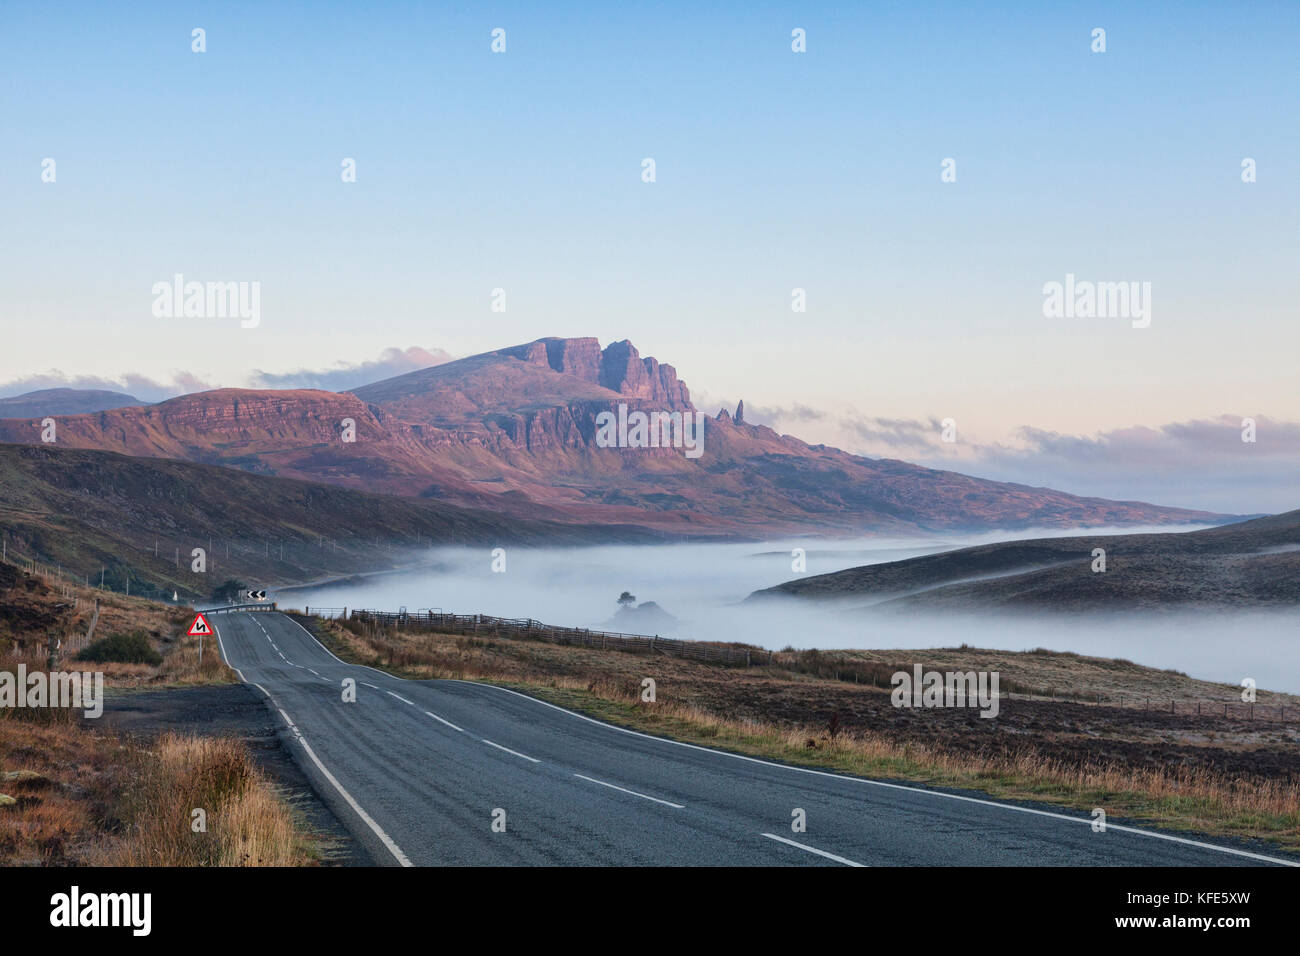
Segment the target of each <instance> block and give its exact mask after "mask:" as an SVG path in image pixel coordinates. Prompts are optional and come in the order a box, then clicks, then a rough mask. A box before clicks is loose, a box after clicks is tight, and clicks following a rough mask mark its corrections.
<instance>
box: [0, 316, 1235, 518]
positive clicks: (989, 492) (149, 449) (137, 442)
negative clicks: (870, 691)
mask: <svg viewBox="0 0 1300 956" xmlns="http://www.w3.org/2000/svg"><path fill="white" fill-rule="evenodd" d="M620 405H626V406H628V408H629V409H630V410H632V411H635V410H643V411H647V412H649V411H670V412H678V413H683V414H691V413H693V412H695V411H696V409H695V407H694V405H693V404H692V402H691V399H690V392H689V390H688V389H687V387H686V385H685V384H684V383H682V382H681V381H680V380H679V379H678V378H677V374H676V371H675V370H674V369H673V367H672V366H671V365H665V364H661V363H659V362H658V361H656V360H655V359H653V358H642V357H641V356H640V354H639V353H638V352H637V350H636V348H635V347H633V346H632V344H631V343H630V342H626V341H624V342H616V343H614V344H612V345H609V346H606V347H605V348H604V349H602V348H601V347H600V344H599V343H598V342H597V341H596V340H595V339H589V338H588V339H582V338H579V339H555V338H551V339H540V340H538V341H536V342H532V343H529V344H527V345H521V346H515V347H512V348H507V349H501V350H499V351H495V352H488V353H484V354H482V355H476V356H472V357H470V358H465V359H460V360H458V361H454V362H448V363H446V364H443V365H438V366H434V367H432V368H426V369H421V370H419V371H416V372H410V373H408V374H405V375H401V376H398V377H396V378H392V379H387V380H385V381H382V382H377V383H375V384H372V385H367V386H365V387H363V388H359V389H357V390H356V392H355V393H353V394H349V393H334V392H322V391H315V390H310V389H298V390H283V391H275V390H253V389H218V390H214V391H209V392H202V393H198V394H193V395H186V396H182V397H180V398H175V399H172V400H170V401H166V402H161V403H159V404H157V405H152V406H148V407H135V408H122V409H116V410H108V411H103V412H99V413H96V414H90V415H68V416H63V417H59V418H58V419H57V424H58V444H59V445H60V447H72V448H88V449H98V450H107V451H117V452H121V453H124V454H129V455H136V456H149V457H160V458H175V459H184V460H188V461H196V462H204V463H210V464H221V465H225V466H229V467H234V468H240V469H243V470H246V471H252V472H257V473H261V474H267V475H278V476H282V477H292V478H301V479H304V480H310V481H319V482H327V483H331V484H336V485H342V486H345V487H350V488H356V489H364V490H367V491H378V492H384V493H388V494H397V495H404V496H410V497H423V498H436V499H439V500H442V501H445V502H449V503H455V504H459V505H462V506H467V507H476V508H488V509H491V510H493V511H497V512H500V513H502V514H507V515H513V516H519V517H543V518H548V519H553V520H557V521H567V522H577V523H605V524H636V525H640V526H644V527H650V528H655V529H659V530H662V531H669V532H673V533H677V534H693V535H718V534H730V535H745V536H757V535H762V534H768V535H771V534H782V533H821V534H836V535H842V534H849V533H854V532H879V531H887V532H915V531H918V530H920V531H932V530H974V529H989V528H1026V527H1089V526H1093V527H1100V526H1114V525H1125V524H1147V525H1150V524H1165V523H1187V522H1196V521H1201V522H1204V521H1210V520H1214V519H1215V518H1216V517H1218V516H1215V515H1211V514H1207V513H1205V512H1198V511H1190V510H1187V509H1182V508H1165V507H1160V506H1158V505H1152V504H1146V503H1142V502H1124V501H1108V500H1105V499H1101V498H1084V497H1078V496H1075V495H1070V494H1067V493H1064V492H1060V491H1055V490H1052V489H1048V488H1031V487H1028V486H1026V485H1018V484H1009V483H1005V482H996V481H987V480H984V479H980V478H972V477H968V476H966V475H961V474H957V473H955V472H950V471H938V470H934V469H929V468H922V467H919V466H917V465H911V464H907V463H906V462H902V461H895V460H889V459H870V458H863V457H861V456H857V455H851V454H848V453H847V452H843V451H840V450H838V449H835V448H828V447H826V446H822V445H816V446H813V445H808V444H806V443H804V442H802V441H800V440H799V439H797V438H794V437H792V436H789V435H779V434H777V433H776V432H775V431H773V430H772V429H770V428H767V427H765V426H762V425H751V424H749V423H747V422H745V421H743V420H742V419H741V418H740V417H739V416H738V417H737V418H733V417H732V416H731V415H730V414H728V413H727V412H726V411H725V410H724V411H722V412H720V413H719V414H718V415H716V416H714V417H712V418H708V419H707V420H706V424H705V426H704V441H703V454H702V455H701V456H700V457H698V458H690V457H687V456H686V455H685V454H684V453H683V451H682V449H681V448H670V447H658V448H606V447H600V446H599V445H598V443H597V441H596V421H597V416H598V415H599V414H600V413H602V412H617V410H618V408H619V406H620ZM345 419H350V420H351V421H352V422H353V423H354V424H355V441H354V442H347V441H344V440H342V436H343V425H342V423H343V421H344V420H345ZM38 432H39V430H38V429H36V428H35V427H34V423H33V422H32V421H23V420H0V441H3V442H22V443H33V442H36V441H38V440H39V438H38Z"/></svg>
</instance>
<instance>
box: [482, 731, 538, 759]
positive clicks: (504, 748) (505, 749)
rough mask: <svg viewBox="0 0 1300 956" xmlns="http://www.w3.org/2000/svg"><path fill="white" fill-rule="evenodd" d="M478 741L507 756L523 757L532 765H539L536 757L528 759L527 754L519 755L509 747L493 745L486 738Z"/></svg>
mask: <svg viewBox="0 0 1300 956" xmlns="http://www.w3.org/2000/svg"><path fill="white" fill-rule="evenodd" d="M479 739H480V740H482V741H483V743H485V744H487V745H488V746H489V747H496V748H497V750H504V751H505V752H506V753H508V754H514V755H515V756H516V757H523V758H524V759H525V760H531V761H532V762H533V763H541V761H540V760H538V759H537V758H536V757H530V756H528V754H521V753H520V752H519V751H518V750H511V749H510V748H509V747H502V746H501V745H500V744H494V743H493V742H492V741H490V740H488V739H487V738H486V737H480V738H479Z"/></svg>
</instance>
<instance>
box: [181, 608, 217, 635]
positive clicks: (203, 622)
mask: <svg viewBox="0 0 1300 956" xmlns="http://www.w3.org/2000/svg"><path fill="white" fill-rule="evenodd" d="M185 633H186V634H188V635H189V636H190V637H205V636H207V635H208V634H211V633H212V625H211V624H209V623H208V619H207V618H206V617H204V616H203V615H202V614H196V615H194V623H193V624H191V625H190V629H189V630H188V631H186V632H185Z"/></svg>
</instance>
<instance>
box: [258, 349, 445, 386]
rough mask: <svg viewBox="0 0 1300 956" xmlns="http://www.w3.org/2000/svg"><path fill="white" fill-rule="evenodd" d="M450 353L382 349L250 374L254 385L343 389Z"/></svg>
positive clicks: (421, 365) (432, 362)
mask: <svg viewBox="0 0 1300 956" xmlns="http://www.w3.org/2000/svg"><path fill="white" fill-rule="evenodd" d="M451 360H452V357H451V356H450V355H448V354H447V353H446V352H444V351H443V350H442V349H433V350H432V351H430V350H429V349H422V348H420V347H419V346H414V345H413V346H411V347H410V348H408V349H396V348H390V349H384V351H383V352H381V353H380V355H379V358H378V359H376V360H374V361H370V362H357V363H347V362H339V363H338V364H337V365H336V366H335V367H334V368H329V369H297V370H296V371H292V372H263V371H261V370H260V369H255V370H254V371H253V374H252V376H251V377H250V384H251V385H252V387H253V388H320V389H325V390H326V391H330V392H346V391H349V390H351V389H354V388H360V387H361V386H362V385H369V384H370V383H371V382H378V381H380V380H382V379H385V378H392V377H393V376H394V375H403V374H405V373H406V372H414V371H416V370H417V369H422V368H428V367H429V366H431V365H442V364H443V363H444V362H450V361H451Z"/></svg>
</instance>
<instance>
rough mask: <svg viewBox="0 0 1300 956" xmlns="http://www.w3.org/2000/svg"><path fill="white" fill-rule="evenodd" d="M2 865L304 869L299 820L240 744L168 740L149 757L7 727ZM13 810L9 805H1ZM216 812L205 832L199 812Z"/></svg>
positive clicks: (1, 761)
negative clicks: (197, 827)
mask: <svg viewBox="0 0 1300 956" xmlns="http://www.w3.org/2000/svg"><path fill="white" fill-rule="evenodd" d="M0 793H4V794H6V795H9V796H11V797H12V798H14V799H15V801H16V802H15V803H14V804H10V805H5V806H0V864H4V865H9V866H14V865H19V866H21V865H44V866H68V865H95V866H297V865H303V864H309V863H313V862H315V851H314V848H313V846H312V844H311V843H310V842H309V839H308V837H307V836H306V835H305V834H304V833H303V832H302V831H301V830H300V829H299V828H298V826H297V823H296V821H295V818H294V815H293V811H292V810H291V809H290V807H289V806H288V804H286V803H285V801H284V800H283V799H282V798H281V797H280V795H279V794H278V793H277V792H276V791H275V789H274V787H273V786H272V785H271V784H270V783H269V782H268V781H267V780H266V779H265V777H264V776H263V775H262V774H261V773H259V772H258V771H257V770H256V768H255V767H254V766H253V763H252V758H251V757H250V755H249V753H248V750H247V748H246V747H245V746H244V745H243V743H242V742H240V741H237V740H233V739H229V738H209V737H194V736H178V735H167V736H164V737H162V738H160V739H159V740H158V741H156V742H155V743H153V744H152V745H150V746H148V747H146V746H144V745H142V744H140V743H139V742H137V741H134V740H131V739H123V738H119V737H117V736H115V735H112V734H103V733H96V732H93V731H89V730H87V729H86V728H85V727H83V726H80V725H78V724H76V723H72V722H61V723H37V722H32V721H26V720H4V721H0ZM0 802H3V801H0ZM196 808H200V809H203V810H206V811H207V832H206V833H195V832H194V831H193V829H192V828H191V820H192V817H191V812H192V811H193V810H194V809H196Z"/></svg>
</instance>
